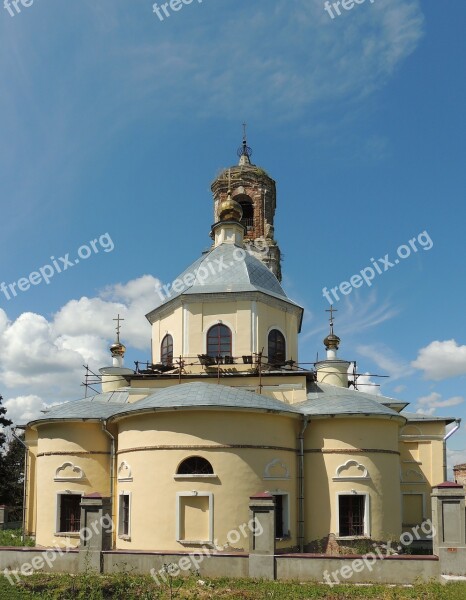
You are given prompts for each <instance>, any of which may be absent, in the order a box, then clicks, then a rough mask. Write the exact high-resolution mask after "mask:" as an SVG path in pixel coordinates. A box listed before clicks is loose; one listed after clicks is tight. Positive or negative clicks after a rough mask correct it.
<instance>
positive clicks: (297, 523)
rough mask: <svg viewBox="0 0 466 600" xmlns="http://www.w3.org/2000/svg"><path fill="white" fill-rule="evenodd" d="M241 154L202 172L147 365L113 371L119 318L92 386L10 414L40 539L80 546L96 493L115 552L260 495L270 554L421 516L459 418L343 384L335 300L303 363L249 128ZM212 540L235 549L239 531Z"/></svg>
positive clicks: (209, 528)
mask: <svg viewBox="0 0 466 600" xmlns="http://www.w3.org/2000/svg"><path fill="white" fill-rule="evenodd" d="M238 154H239V164H236V165H234V166H232V167H231V168H229V169H225V170H224V171H223V172H221V173H220V175H219V176H218V177H217V178H216V179H215V181H214V182H213V183H212V194H213V206H214V211H213V212H214V225H213V226H212V230H211V238H212V244H211V248H210V249H209V251H208V252H205V253H203V254H201V256H200V257H198V258H196V260H195V261H194V262H193V263H192V264H191V265H190V266H189V267H188V268H187V269H186V270H185V271H184V272H183V273H182V274H181V275H179V276H178V277H176V278H175V279H174V280H173V283H172V284H170V285H169V286H168V285H167V286H164V287H161V288H159V289H157V290H154V309H153V310H151V311H150V312H149V313H148V314H147V315H146V317H147V320H148V322H149V323H150V329H151V339H152V344H151V345H152V356H151V357H150V360H149V361H148V362H147V363H144V364H141V363H136V368H135V369H131V368H128V367H125V366H124V355H125V346H124V345H123V343H122V342H121V341H120V327H119V323H118V327H117V339H116V341H115V343H114V344H113V345H112V346H111V348H110V351H111V355H112V359H111V363H112V364H111V365H110V366H106V367H103V368H101V369H100V374H101V382H102V391H101V393H99V394H96V395H94V396H91V397H86V398H84V399H82V400H78V401H72V402H66V403H64V404H61V405H58V406H54V407H52V408H50V409H49V410H47V411H46V412H44V414H43V415H42V416H41V417H40V418H38V419H35V420H34V421H31V422H30V423H28V424H27V425H26V426H25V434H26V443H27V446H28V452H27V476H26V503H27V504H26V516H25V524H26V532H27V533H28V534H30V535H34V536H35V537H36V542H37V544H38V545H40V546H50V545H53V544H56V543H63V544H65V543H66V544H67V545H68V546H72V547H74V546H77V545H79V543H80V537H79V530H80V514H81V513H80V503H81V499H82V497H83V496H89V495H91V494H100V495H101V496H103V497H106V498H109V499H110V506H111V514H112V519H113V521H114V523H115V528H114V532H113V538H112V541H111V546H112V548H113V549H121V550H136V551H138V550H148V551H150V550H153V551H162V550H163V551H180V552H183V551H187V552H191V551H196V549H198V548H199V547H201V546H207V547H212V548H213V547H214V543H215V540H219V541H221V542H222V543H223V542H225V540H227V539H228V538H227V536H228V533H229V532H230V531H232V530H237V529H238V528H240V527H241V525H242V524H244V523H247V522H248V518H249V517H248V504H249V499H250V497H251V496H253V495H255V494H258V493H263V492H268V493H269V494H271V495H273V497H274V499H275V535H276V547H277V551H278V552H280V551H294V552H303V551H306V550H309V549H315V548H322V549H323V550H325V548H326V544H327V543H328V539H329V536H331V539H332V541H334V542H336V543H337V544H339V545H341V546H344V545H347V544H350V543H352V542H354V540H359V539H369V540H376V541H384V540H387V539H394V538H397V537H399V536H400V535H401V533H402V532H403V531H405V530H410V529H411V528H412V527H415V526H416V525H420V524H422V523H423V522H424V521H425V520H427V519H429V518H430V516H431V499H430V494H431V490H432V486H434V485H436V484H439V483H440V482H442V481H445V480H446V458H445V443H446V439H445V438H446V435H447V432H446V428H447V426H448V425H449V424H450V423H452V422H454V421H456V419H455V418H447V417H445V418H443V417H436V416H424V415H419V414H414V413H410V412H406V410H405V409H406V407H407V406H408V402H406V401H403V400H397V399H393V398H388V397H384V396H376V395H372V394H368V393H364V392H363V391H359V390H358V389H356V388H357V385H355V384H354V383H353V382H352V381H350V380H351V377H350V378H349V376H348V372H349V370H350V365H351V363H350V362H349V361H348V360H346V359H344V358H341V357H340V356H339V346H340V338H339V337H338V336H337V335H336V333H335V332H334V327H335V325H334V319H333V312H331V313H330V314H331V317H330V331H329V334H328V335H327V337H326V338H325V340H324V346H325V353H326V354H325V357H324V358H323V360H320V361H318V362H317V363H316V364H315V365H313V366H312V368H310V365H309V363H308V364H307V366H306V365H305V364H301V363H300V355H299V346H298V336H299V333H300V331H301V324H302V319H303V308H302V307H301V306H299V304H297V303H296V302H294V301H293V300H292V299H291V298H289V297H288V295H287V294H286V292H285V290H284V289H283V287H282V285H281V258H280V248H279V245H278V243H277V241H276V239H275V230H274V216H275V210H276V202H277V196H276V187H275V181H274V180H273V179H272V178H271V177H270V176H269V175H268V174H267V173H266V172H265V171H264V170H263V169H262V168H260V167H258V166H256V165H254V164H252V161H251V151H250V148H249V147H248V146H247V143H246V140H244V142H243V145H242V146H241V148H240V149H239V152H238ZM188 258H189V257H188ZM192 258H194V257H192ZM112 317H113V315H109V320H110V319H111V318H112ZM148 332H149V327H148ZM316 350H317V349H316ZM303 360H304V361H305V360H306V358H304V359H303ZM227 549H228V552H234V551H238V552H241V551H243V552H247V551H248V540H247V538H242V539H240V540H239V541H238V542H237V543H234V544H230V545H229V546H228V547H227Z"/></svg>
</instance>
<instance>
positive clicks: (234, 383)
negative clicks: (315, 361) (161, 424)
mask: <svg viewBox="0 0 466 600" xmlns="http://www.w3.org/2000/svg"><path fill="white" fill-rule="evenodd" d="M199 381H202V383H209V384H212V385H217V384H218V383H219V380H218V378H217V377H216V376H215V375H214V376H213V377H205V378H202V379H200V378H199V377H192V378H190V377H189V376H183V379H182V380H181V383H182V384H183V383H193V382H199ZM179 384H180V381H179V379H178V377H173V378H172V379H158V378H154V379H141V380H135V379H133V380H132V381H131V388H132V389H133V390H135V389H137V388H139V387H140V388H153V389H154V391H156V390H160V389H163V388H167V387H170V386H173V385H179ZM220 385H228V386H231V387H240V388H242V389H247V390H248V391H252V392H255V393H257V394H258V393H259V392H260V387H259V386H260V382H259V376H247V377H245V376H241V375H239V374H238V375H237V376H235V375H228V376H227V377H225V376H222V375H221V376H220ZM284 386H285V387H286V386H290V387H291V388H292V389H284ZM147 395H148V393H147V392H145V393H144V394H141V395H140V396H135V397H134V399H133V396H131V399H130V402H135V401H136V398H137V399H140V398H142V397H145V396H147ZM262 395H264V396H268V397H271V398H275V399H277V400H281V401H282V402H285V403H286V404H296V403H297V402H304V400H306V376H305V375H302V374H300V373H293V374H290V375H283V376H273V375H272V376H269V375H267V374H265V375H263V376H262Z"/></svg>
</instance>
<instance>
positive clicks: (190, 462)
mask: <svg viewBox="0 0 466 600" xmlns="http://www.w3.org/2000/svg"><path fill="white" fill-rule="evenodd" d="M176 474H177V475H213V474H214V470H213V468H212V465H211V464H210V462H209V461H208V460H207V459H206V458H203V457H202V456H190V457H189V458H186V459H185V460H184V461H183V462H182V463H180V466H179V467H178V470H177V472H176Z"/></svg>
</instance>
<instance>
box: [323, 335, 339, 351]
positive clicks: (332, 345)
mask: <svg viewBox="0 0 466 600" xmlns="http://www.w3.org/2000/svg"><path fill="white" fill-rule="evenodd" d="M340 341H341V340H340V338H339V337H338V336H337V335H335V334H334V333H333V331H332V332H331V333H330V334H329V335H328V336H327V337H326V338H325V340H324V345H325V347H326V348H327V350H338V347H339V345H340Z"/></svg>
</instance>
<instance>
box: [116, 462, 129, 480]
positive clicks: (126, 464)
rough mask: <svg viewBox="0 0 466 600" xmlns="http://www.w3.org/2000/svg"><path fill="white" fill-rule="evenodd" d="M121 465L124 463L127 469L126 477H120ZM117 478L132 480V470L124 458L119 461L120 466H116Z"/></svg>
mask: <svg viewBox="0 0 466 600" xmlns="http://www.w3.org/2000/svg"><path fill="white" fill-rule="evenodd" d="M123 465H125V466H126V467H127V469H128V477H120V471H121V470H122V468H123ZM117 478H118V481H121V482H124V481H133V472H132V470H131V467H130V465H129V464H128V463H127V462H126V460H122V461H121V463H120V466H119V467H118V471H117Z"/></svg>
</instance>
